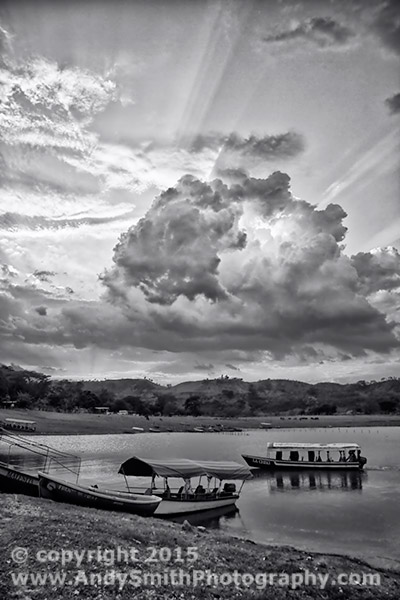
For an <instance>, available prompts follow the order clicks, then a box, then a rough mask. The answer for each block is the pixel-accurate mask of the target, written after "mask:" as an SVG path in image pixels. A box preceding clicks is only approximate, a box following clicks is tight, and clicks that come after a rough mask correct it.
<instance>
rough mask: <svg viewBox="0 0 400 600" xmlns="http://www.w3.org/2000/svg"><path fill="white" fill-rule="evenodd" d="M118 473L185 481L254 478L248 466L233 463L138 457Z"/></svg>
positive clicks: (126, 463)
mask: <svg viewBox="0 0 400 600" xmlns="http://www.w3.org/2000/svg"><path fill="white" fill-rule="evenodd" d="M118 472H119V473H122V474H123V475H127V476H136V477H140V476H148V477H152V476H153V475H159V476H160V477H181V478H184V479H189V478H190V477H196V476H200V475H208V476H212V477H217V478H218V479H249V478H250V477H252V475H251V472H250V469H249V468H248V467H247V466H245V465H241V464H239V463H236V462H231V461H229V462H220V461H212V462H211V461H201V462H196V461H194V460H189V459H187V458H174V459H172V458H171V459H166V460H156V459H153V458H140V457H138V456H133V457H132V458H129V459H128V460H126V461H125V462H124V463H122V465H121V466H120V468H119V471H118Z"/></svg>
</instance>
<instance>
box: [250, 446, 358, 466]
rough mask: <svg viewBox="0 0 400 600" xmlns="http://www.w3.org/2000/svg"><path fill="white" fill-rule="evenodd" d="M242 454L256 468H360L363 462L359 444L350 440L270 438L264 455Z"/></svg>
mask: <svg viewBox="0 0 400 600" xmlns="http://www.w3.org/2000/svg"><path fill="white" fill-rule="evenodd" d="M321 453H322V456H321ZM346 453H347V454H346ZM332 455H333V458H332ZM242 456H243V458H244V460H245V461H246V462H247V464H248V465H249V466H250V467H257V468H259V469H329V470H331V469H340V470H349V469H350V470H360V469H363V467H364V465H365V464H366V462H367V459H366V458H365V457H364V456H361V448H360V446H359V445H358V444H351V443H346V444H339V443H331V444H311V443H295V442H270V443H269V444H267V453H266V456H254V455H249V454H242Z"/></svg>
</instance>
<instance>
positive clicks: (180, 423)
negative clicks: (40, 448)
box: [0, 409, 400, 435]
mask: <svg viewBox="0 0 400 600" xmlns="http://www.w3.org/2000/svg"><path fill="white" fill-rule="evenodd" d="M5 418H15V419H23V420H30V421H35V422H36V425H37V429H36V431H35V432H28V431H21V430H10V431H14V433H19V434H21V435H28V434H29V435H113V434H114V435H115V434H127V435H128V434H130V435H133V434H135V433H134V430H132V427H141V428H143V429H144V432H146V433H148V432H149V429H157V430H158V431H159V432H160V433H163V432H170V433H174V432H190V431H193V430H194V429H195V428H203V429H204V430H206V431H207V430H208V428H210V427H212V428H213V429H215V433H232V434H237V435H240V433H245V432H246V431H249V430H254V429H258V430H261V429H263V430H265V432H268V431H269V429H273V430H276V429H288V428H302V429H311V428H316V427H318V428H320V427H323V428H324V427H325V428H333V427H346V428H348V427H350V428H357V427H400V415H332V416H325V415H321V416H319V417H318V418H315V417H314V418H311V416H307V417H305V416H287V415H282V416H276V415H274V416H263V417H242V418H240V417H235V418H222V417H204V416H202V417H191V416H172V417H154V416H152V417H149V419H146V418H145V417H142V416H138V415H118V414H117V415H102V414H100V415H99V414H92V413H59V412H47V411H39V410H16V409H12V410H8V409H7V410H6V409H0V421H2V420H4V419H5ZM261 423H269V424H270V425H271V427H270V428H265V429H264V428H262V426H261ZM234 428H236V429H237V430H239V429H240V430H242V431H228V430H229V429H231V430H232V429H234ZM154 433H157V432H154ZM197 434H198V435H200V432H197ZM135 435H140V434H138V433H137V434H135Z"/></svg>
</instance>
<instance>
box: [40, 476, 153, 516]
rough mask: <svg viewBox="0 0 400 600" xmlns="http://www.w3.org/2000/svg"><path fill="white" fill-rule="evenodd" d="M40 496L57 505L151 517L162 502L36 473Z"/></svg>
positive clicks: (145, 496)
mask: <svg viewBox="0 0 400 600" xmlns="http://www.w3.org/2000/svg"><path fill="white" fill-rule="evenodd" d="M39 494H40V496H41V497H42V498H50V499H51V500H56V501H57V502H67V503H69V504H77V505H79V506H89V507H92V508H99V509H102V510H115V511H122V512H128V513H133V514H135V515H142V516H150V515H152V514H153V513H154V511H155V510H156V508H157V506H158V505H159V504H160V502H161V498H159V497H158V496H153V495H143V494H132V493H130V492H118V491H114V490H108V489H102V488H98V487H97V486H92V487H89V486H83V485H80V484H78V483H73V482H70V481H66V480H65V479H59V478H58V477H54V476H53V475H49V474H48V473H42V472H39Z"/></svg>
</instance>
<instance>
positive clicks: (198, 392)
mask: <svg viewBox="0 0 400 600" xmlns="http://www.w3.org/2000/svg"><path fill="white" fill-rule="evenodd" d="M0 402H1V403H2V404H3V405H7V404H10V403H12V404H15V405H17V406H18V407H20V408H34V407H35V408H41V409H44V410H59V411H65V412H70V411H76V410H89V411H93V410H94V409H95V407H99V406H106V407H108V408H109V409H110V410H112V411H114V412H117V411H119V410H124V411H125V410H127V411H129V412H139V413H140V414H163V415H168V414H192V415H216V416H225V417H229V416H232V417H235V416H255V415H269V414H279V413H288V414H334V413H336V412H337V413H342V414H343V413H349V412H351V413H364V414H365V413H366V414H373V413H400V379H397V378H395V377H391V378H389V379H385V380H382V381H370V382H366V381H358V382H357V383H347V384H339V383H330V382H322V383H317V384H309V383H305V382H303V381H292V380H288V379H264V380H261V381H255V382H248V381H243V379H240V378H237V377H232V378H231V377H228V376H223V377H219V378H218V379H203V380H201V381H185V382H183V383H179V384H177V385H174V386H172V385H167V386H163V385H159V384H157V383H154V382H153V381H151V380H150V379H104V380H103V381H98V380H95V381H69V380H55V379H53V380H52V379H50V378H49V377H48V376H46V375H43V374H42V373H37V372H34V371H27V370H25V369H23V368H21V367H18V366H16V365H11V366H6V365H0Z"/></svg>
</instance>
